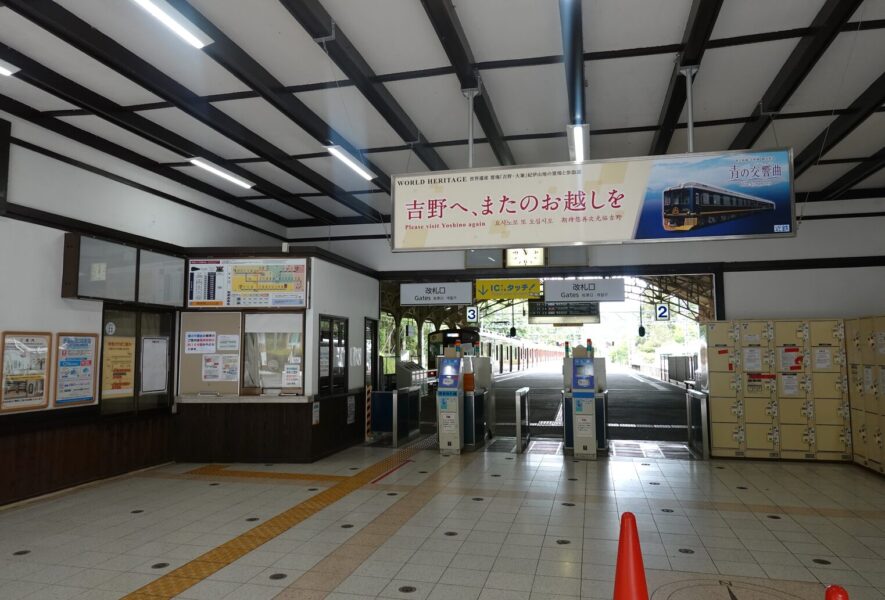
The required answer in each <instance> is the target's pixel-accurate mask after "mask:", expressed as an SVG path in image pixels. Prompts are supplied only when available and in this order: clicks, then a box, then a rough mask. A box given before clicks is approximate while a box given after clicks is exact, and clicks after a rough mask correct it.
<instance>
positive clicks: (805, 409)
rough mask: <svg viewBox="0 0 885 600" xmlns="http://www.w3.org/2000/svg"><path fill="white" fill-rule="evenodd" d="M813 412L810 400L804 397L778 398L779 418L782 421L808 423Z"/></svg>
mask: <svg viewBox="0 0 885 600" xmlns="http://www.w3.org/2000/svg"><path fill="white" fill-rule="evenodd" d="M811 412H812V411H811V410H810V407H809V400H807V399H805V398H804V397H803V398H779V399H778V419H779V420H780V422H781V423H792V424H806V423H808V419H809V416H810V413H811Z"/></svg>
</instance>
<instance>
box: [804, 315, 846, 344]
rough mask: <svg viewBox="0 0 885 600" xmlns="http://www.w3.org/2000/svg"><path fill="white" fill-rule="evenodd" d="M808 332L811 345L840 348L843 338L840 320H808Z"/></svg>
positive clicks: (843, 333) (843, 332) (842, 327)
mask: <svg viewBox="0 0 885 600" xmlns="http://www.w3.org/2000/svg"><path fill="white" fill-rule="evenodd" d="M808 334H809V340H810V342H811V343H810V345H811V346H833V347H835V348H841V347H842V346H843V339H844V338H845V331H844V326H843V325H842V321H838V320H830V321H809V322H808Z"/></svg>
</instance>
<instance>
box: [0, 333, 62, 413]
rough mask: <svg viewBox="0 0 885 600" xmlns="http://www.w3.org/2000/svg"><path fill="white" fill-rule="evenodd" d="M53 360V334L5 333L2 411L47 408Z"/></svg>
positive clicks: (0, 361) (0, 358) (0, 352)
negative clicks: (50, 370)
mask: <svg viewBox="0 0 885 600" xmlns="http://www.w3.org/2000/svg"><path fill="white" fill-rule="evenodd" d="M51 361H52V334H51V333H15V332H11V331H7V332H6V333H4V334H3V343H2V345H0V371H2V373H0V375H2V381H0V384H2V387H0V411H2V412H6V411H16V410H34V409H38V408H46V406H48V405H49V369H50V367H51Z"/></svg>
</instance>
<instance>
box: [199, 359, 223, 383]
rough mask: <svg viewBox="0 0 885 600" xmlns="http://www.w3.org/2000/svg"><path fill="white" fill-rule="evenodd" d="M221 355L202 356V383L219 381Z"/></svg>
mask: <svg viewBox="0 0 885 600" xmlns="http://www.w3.org/2000/svg"><path fill="white" fill-rule="evenodd" d="M221 357H222V355H221V354H206V355H204V356H203V381H221Z"/></svg>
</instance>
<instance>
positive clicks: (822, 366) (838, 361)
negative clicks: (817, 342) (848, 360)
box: [808, 346, 845, 373]
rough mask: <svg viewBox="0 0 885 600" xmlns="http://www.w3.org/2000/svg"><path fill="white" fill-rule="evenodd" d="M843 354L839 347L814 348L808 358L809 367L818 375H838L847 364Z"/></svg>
mask: <svg viewBox="0 0 885 600" xmlns="http://www.w3.org/2000/svg"><path fill="white" fill-rule="evenodd" d="M843 354H844V353H843V352H842V348H840V347H838V346H814V347H813V348H812V349H811V356H809V357H808V361H809V366H810V367H811V370H812V371H815V372H818V373H838V372H839V371H841V370H842V367H843V365H844V364H845V357H844V355H843Z"/></svg>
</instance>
